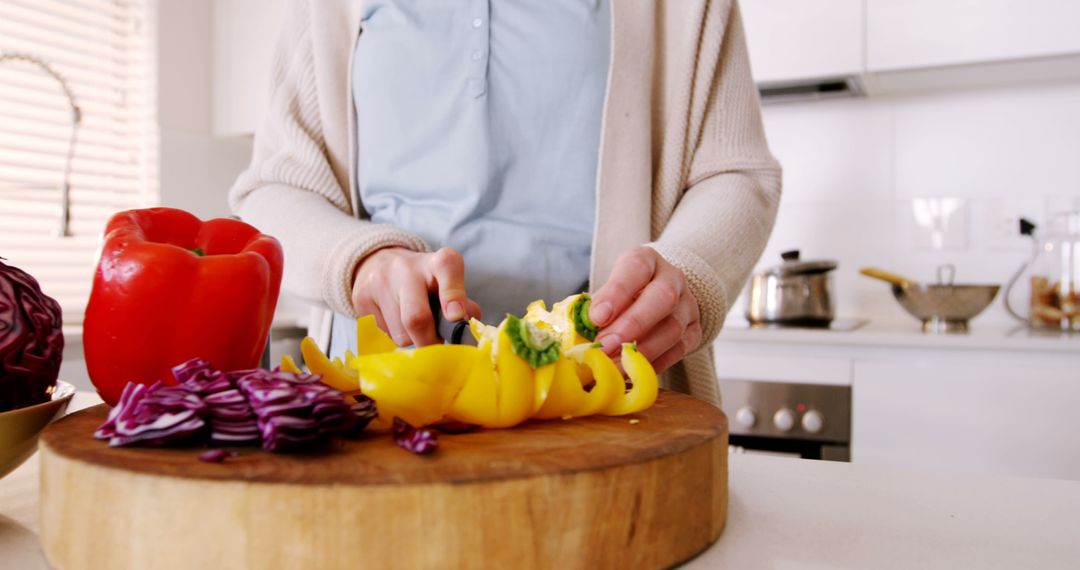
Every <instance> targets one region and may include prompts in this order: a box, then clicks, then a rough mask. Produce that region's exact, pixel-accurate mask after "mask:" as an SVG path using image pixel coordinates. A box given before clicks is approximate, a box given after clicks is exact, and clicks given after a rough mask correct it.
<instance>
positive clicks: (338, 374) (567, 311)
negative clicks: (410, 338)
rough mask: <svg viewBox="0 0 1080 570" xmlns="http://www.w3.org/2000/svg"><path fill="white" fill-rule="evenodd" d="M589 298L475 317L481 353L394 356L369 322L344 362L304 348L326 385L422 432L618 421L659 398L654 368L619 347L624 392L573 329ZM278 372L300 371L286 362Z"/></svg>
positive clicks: (420, 351) (460, 349)
mask: <svg viewBox="0 0 1080 570" xmlns="http://www.w3.org/2000/svg"><path fill="white" fill-rule="evenodd" d="M587 300H588V297H587V296H585V295H574V296H572V297H568V298H567V299H564V300H563V301H560V302H559V303H556V304H555V306H554V307H552V311H550V312H549V311H547V309H546V306H545V305H544V303H543V302H542V301H537V302H534V303H532V304H530V305H529V310H528V312H527V313H526V316H525V317H524V318H523V319H517V318H516V317H513V316H508V317H507V318H506V319H505V320H504V321H503V322H502V323H500V324H499V326H497V327H496V326H490V325H485V324H483V323H481V322H479V321H476V320H473V321H471V322H470V329H471V330H472V332H473V335H474V336H475V337H476V338H477V341H478V343H477V344H478V347H471V346H460V345H435V346H427V347H422V348H417V349H412V350H399V349H398V348H397V346H396V345H395V344H394V342H393V341H392V340H391V339H390V337H389V336H387V335H386V333H384V332H382V331H381V330H380V329H379V328H378V326H377V325H376V324H375V319H374V317H371V316H369V317H364V318H362V319H359V320H358V322H357V339H358V343H357V344H358V346H357V352H358V355H353V354H352V353H351V352H347V353H346V358H345V362H344V363H342V362H341V360H340V359H334V360H330V359H329V358H327V357H326V355H325V354H323V353H322V352H321V351H320V350H319V349H318V347H317V346H316V345H315V342H314V341H313V340H312V339H310V338H307V339H304V342H302V343H301V351H302V352H303V354H304V359H305V361H306V362H307V364H308V367H309V368H310V369H311V371H312V372H313V373H315V374H321V375H322V377H323V382H325V383H326V384H328V385H330V386H333V387H335V388H337V389H339V390H342V391H344V392H356V391H357V390H359V391H361V392H362V393H363V394H365V395H366V396H368V397H370V398H372V399H373V400H375V402H376V406H377V408H378V410H379V416H380V419H382V420H383V421H391V420H392V419H393V418H394V417H395V416H397V417H400V418H402V419H404V420H405V421H407V422H409V423H410V424H412V425H414V426H423V425H430V424H433V423H438V422H440V421H445V420H447V419H450V420H456V421H460V422H466V423H470V424H476V425H480V426H483V427H488V428H505V427H511V426H514V425H517V424H519V423H521V422H523V421H525V420H527V419H529V418H530V417H531V418H536V419H554V418H570V417H581V416H587V415H592V414H606V415H623V414H630V413H634V412H639V411H641V410H644V409H646V408H648V407H649V406H651V405H652V404H653V402H655V401H656V395H657V378H656V372H655V371H654V370H653V368H652V365H651V364H649V361H648V360H647V359H646V358H645V357H644V356H643V355H642V354H641V353H640V352H638V350H637V346H636V345H635V344H634V343H626V344H624V345H623V351H622V365H623V369H624V370H625V371H626V373H627V374H628V375H629V377H630V381H631V383H632V384H631V388H629V389H626V387H625V386H626V384H625V380H624V379H623V376H622V374H620V372H619V369H618V367H617V366H615V363H614V362H613V361H612V360H611V358H609V357H608V356H607V355H606V354H604V353H603V351H601V350H599V348H598V347H597V345H591V344H588V343H587V341H586V340H585V337H583V336H582V335H581V332H580V331H579V329H581V328H582V326H577V327H575V324H574V319H575V317H574V314H575V312H576V313H577V319H578V320H579V321H580V320H582V319H587V316H584V315H587V310H588V306H587V305H586V304H583V303H584V302H586V301H587ZM588 326H591V323H586V328H587V327H588ZM586 332H588V331H586ZM530 363H531V364H530ZM534 366H536V368H535V369H534V368H533V367H534ZM282 369H284V370H295V369H298V368H297V367H296V363H295V362H293V361H292V359H291V358H288V357H285V358H283V359H282ZM590 383H591V384H592V387H591V389H589V390H586V389H585V386H586V385H588V384H590Z"/></svg>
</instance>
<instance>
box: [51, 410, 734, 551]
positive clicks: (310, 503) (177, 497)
mask: <svg viewBox="0 0 1080 570" xmlns="http://www.w3.org/2000/svg"><path fill="white" fill-rule="evenodd" d="M106 413H107V408H106V407H105V406H104V405H102V406H97V407H95V408H90V409H87V410H84V411H82V412H79V413H76V414H72V415H70V416H68V417H66V418H64V419H62V420H60V421H58V422H55V423H53V424H52V425H51V426H49V428H48V429H47V430H46V431H45V432H44V433H43V434H42V436H41V540H42V547H43V549H44V552H45V555H46V556H47V557H48V559H49V562H50V563H52V565H53V566H54V567H56V568H58V569H61V570H77V569H82V568H88V569H100V568H109V569H126V568H130V569H139V570H143V569H153V568H227V569H230V570H234V569H241V568H250V569H259V570H268V569H275V568H282V569H285V568H288V569H296V568H319V569H336V568H342V569H344V568H348V569H350V570H351V569H357V568H408V569H413V568H459V567H467V568H480V567H489V568H515V569H517V568H660V567H667V566H670V565H672V564H675V563H678V562H680V561H683V560H686V559H688V558H690V557H691V556H693V555H694V554H696V553H697V552H699V551H701V550H702V549H704V548H705V547H707V546H708V545H709V544H711V543H712V542H713V541H715V540H716V538H717V537H718V536H720V533H721V531H722V530H723V528H724V521H725V519H726V516H727V453H728V452H727V420H726V418H725V417H724V415H723V413H722V412H721V411H720V410H718V409H717V408H715V407H713V406H711V405H709V404H706V403H704V402H700V401H698V400H694V399H692V398H690V397H687V396H683V395H680V394H676V393H672V392H661V394H660V397H659V399H658V400H657V402H656V404H655V405H654V406H653V407H652V408H650V409H649V410H646V411H645V412H643V413H640V414H634V415H632V416H623V417H617V418H609V417H590V418H580V419H574V420H566V421H561V420H554V421H545V422H529V423H526V424H524V425H522V426H519V427H517V428H514V429H509V430H479V431H475V432H471V433H465V434H456V435H449V434H441V435H440V436H439V449H438V451H437V452H435V453H434V454H433V455H430V456H415V455H412V454H410V453H408V452H406V451H404V450H402V449H400V448H398V447H397V446H395V445H394V443H393V441H392V439H391V438H390V436H389V435H388V434H386V433H378V432H370V433H366V434H365V435H364V436H362V437H360V438H359V439H356V440H338V441H335V442H334V443H333V444H332V445H331V446H330V447H329V448H328V449H325V450H323V451H320V452H317V453H308V454H299V455H297V454H292V455H284V454H271V453H265V452H262V451H257V450H254V449H249V450H243V451H242V452H241V455H239V456H236V457H231V458H229V459H227V460H226V461H225V462H223V463H205V462H202V461H199V460H198V459H197V456H198V454H199V453H200V452H201V451H203V450H204V449H203V448H194V447H192V448H182V449H152V448H110V447H108V446H107V445H106V444H105V442H102V441H98V440H95V439H93V437H92V433H93V431H94V429H95V428H96V427H97V426H98V425H100V424H101V423H102V422H103V421H104V419H105V416H106ZM633 420H637V421H633Z"/></svg>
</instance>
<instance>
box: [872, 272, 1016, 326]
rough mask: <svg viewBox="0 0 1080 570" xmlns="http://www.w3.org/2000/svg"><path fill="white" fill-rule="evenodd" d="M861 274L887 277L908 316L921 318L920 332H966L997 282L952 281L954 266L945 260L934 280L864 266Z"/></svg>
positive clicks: (988, 304) (993, 295)
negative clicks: (929, 282) (924, 281)
mask: <svg viewBox="0 0 1080 570" xmlns="http://www.w3.org/2000/svg"><path fill="white" fill-rule="evenodd" d="M862 273H863V275H867V276H869V277H874V278H877V279H882V280H884V281H888V282H889V283H891V284H892V292H893V296H894V297H896V300H897V302H899V303H900V306H901V307H903V308H904V310H905V311H907V312H908V313H910V314H911V316H913V317H915V318H917V319H919V320H921V321H922V328H923V332H928V333H954V332H967V330H968V320H970V319H972V318H974V317H975V316H976V315H978V314H979V313H981V312H983V310H985V309H986V307H988V306H990V303H992V302H993V301H994V297H996V296H997V293H998V290H999V289H1000V288H1001V287H1000V286H999V285H955V284H954V283H953V279H954V278H955V277H956V267H955V266H953V265H951V264H947V265H942V266H940V267H938V269H937V280H938V282H937V284H936V285H923V284H920V283H916V282H914V281H911V280H909V279H905V278H903V277H900V276H898V275H894V274H891V273H887V272H884V271H880V270H875V269H864V270H863V271H862Z"/></svg>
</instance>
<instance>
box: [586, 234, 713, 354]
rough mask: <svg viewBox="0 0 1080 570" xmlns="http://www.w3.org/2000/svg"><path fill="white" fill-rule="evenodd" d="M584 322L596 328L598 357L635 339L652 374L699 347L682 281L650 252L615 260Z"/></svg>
mask: <svg viewBox="0 0 1080 570" xmlns="http://www.w3.org/2000/svg"><path fill="white" fill-rule="evenodd" d="M589 319H590V320H592V322H593V323H594V324H596V325H597V326H598V327H600V328H601V331H600V335H599V336H598V337H597V338H596V340H597V342H599V343H601V344H603V345H604V352H606V353H608V355H614V354H615V353H616V352H618V350H619V348H620V347H621V346H622V343H623V342H629V341H632V340H636V341H637V346H638V350H639V351H640V352H641V353H642V354H644V355H645V356H646V357H647V358H648V359H649V361H650V362H652V364H653V367H654V368H655V369H656V372H657V373H660V372H663V371H664V370H667V369H668V368H669V367H671V365H673V364H675V363H676V362H678V361H679V360H682V357H684V356H686V355H687V354H689V353H690V352H693V351H694V349H696V348H697V347H698V345H699V344H701V313H700V311H699V309H698V303H697V299H696V298H695V297H694V294H693V293H691V292H690V287H689V286H688V285H687V282H686V276H685V275H683V272H682V271H681V270H680V269H679V268H678V267H675V266H674V265H672V264H670V263H668V262H667V260H665V259H664V258H663V257H661V256H660V254H659V253H657V252H656V250H654V249H652V248H651V247H645V246H640V247H636V248H634V249H632V250H630V251H628V252H626V253H624V254H623V255H622V256H621V257H619V259H618V260H616V262H615V267H614V268H613V269H612V271H611V277H610V278H608V281H607V283H605V284H604V285H603V286H602V287H601V288H600V289H599V290H598V291H597V292H596V293H595V294H594V295H593V296H592V303H591V305H590V307H589Z"/></svg>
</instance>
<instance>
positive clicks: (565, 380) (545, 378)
mask: <svg viewBox="0 0 1080 570" xmlns="http://www.w3.org/2000/svg"><path fill="white" fill-rule="evenodd" d="M585 395H586V392H585V390H584V389H583V388H582V387H581V379H580V378H578V374H577V365H576V364H575V363H574V361H573V360H572V359H570V358H560V359H559V360H557V361H556V362H555V363H554V364H549V365H547V366H544V367H542V368H539V369H537V370H536V402H537V403H536V404H534V405H535V406H536V412H535V413H534V414H533V417H534V418H536V419H539V420H552V419H557V418H569V417H572V415H573V412H575V411H577V410H579V409H581V408H583V407H584V403H585Z"/></svg>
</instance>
